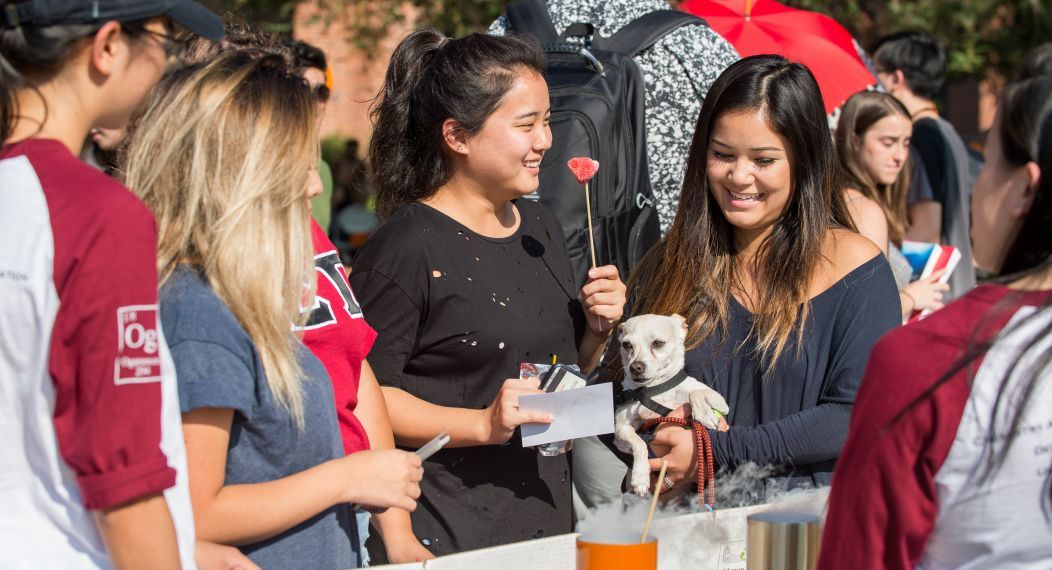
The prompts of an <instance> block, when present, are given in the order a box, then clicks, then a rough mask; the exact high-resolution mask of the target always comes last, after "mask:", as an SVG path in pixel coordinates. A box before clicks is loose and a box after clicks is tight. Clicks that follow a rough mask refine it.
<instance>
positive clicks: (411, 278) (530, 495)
mask: <svg viewBox="0 0 1052 570" xmlns="http://www.w3.org/2000/svg"><path fill="white" fill-rule="evenodd" d="M517 207H518V209H519V212H520V214H521V219H522V223H521V224H520V226H519V228H518V231H516V232H515V234H514V235H512V236H510V237H507V238H502V239H493V238H488V237H484V236H481V235H478V234H476V233H474V232H472V231H471V230H469V229H468V228H466V227H464V226H463V225H461V224H459V223H458V222H456V221H455V220H453V219H452V218H449V217H447V216H446V215H444V214H442V213H441V212H439V211H437V210H435V209H433V208H431V207H429V206H425V205H421V204H409V205H406V206H403V207H402V208H401V209H400V210H399V211H398V212H397V213H396V214H395V215H394V216H392V218H391V219H390V220H389V221H388V222H387V223H386V224H384V225H383V226H382V227H380V228H379V229H378V230H377V231H376V233H375V234H373V236H372V237H370V238H369V241H368V242H366V244H365V246H364V247H363V248H362V250H361V252H360V253H359V254H358V257H357V258H356V259H355V262H354V266H353V268H352V271H351V285H352V287H353V288H354V292H355V294H356V295H357V296H358V299H359V301H360V302H361V305H362V309H363V311H364V312H365V319H366V320H367V321H368V322H369V324H370V325H371V326H372V327H373V328H374V329H376V331H377V332H378V334H379V336H378V337H377V339H376V342H375V344H374V345H373V349H372V352H370V353H369V357H368V361H369V363H370V365H371V366H372V368H373V370H374V371H375V372H376V377H377V379H378V380H379V381H380V384H381V385H384V386H393V387H396V388H401V389H402V390H405V391H406V392H408V393H410V394H412V395H414V396H417V397H418V398H421V399H423V400H426V401H428V402H431V403H433V404H438V405H441V406H451V407H460V408H473V409H482V408H485V407H486V406H488V405H489V404H490V403H491V402H492V401H493V398H494V396H496V394H497V391H498V390H499V389H500V386H501V384H502V383H503V382H504V380H505V379H507V378H517V377H518V370H519V363H520V362H524V361H526V362H550V361H551V355H552V354H556V355H558V359H559V361H560V362H567V363H576V362H577V341H578V339H579V338H580V335H581V334H582V332H583V330H584V326H585V324H584V317H583V313H582V310H581V306H580V303H579V302H578V301H577V292H578V291H579V289H580V286H579V285H580V284H576V283H573V282H572V276H571V272H570V262H569V258H568V256H567V254H566V250H565V247H564V245H563V244H564V241H563V236H562V234H561V233H560V230H559V224H558V223H557V222H556V221H555V218H554V217H553V216H552V215H551V214H550V213H548V211H547V210H545V209H544V208H543V207H542V206H540V205H538V204H535V203H532V202H530V201H528V200H519V201H518V204H517ZM398 413H399V411H398V410H391V414H392V415H397V414H398ZM569 468H570V467H569V462H568V458H567V457H566V456H565V455H562V456H557V457H541V456H539V455H538V454H537V452H536V450H534V449H532V448H526V449H524V448H523V447H522V444H521V441H520V440H519V438H518V436H517V435H516V437H514V438H512V440H511V441H510V442H509V443H507V444H505V445H501V446H482V447H472V448H458V449H448V450H443V451H441V452H439V453H437V454H436V455H434V456H433V457H432V458H431V459H430V460H429V461H426V462H425V463H424V469H425V473H424V481H423V484H422V491H423V496H422V498H421V501H420V505H419V507H418V508H417V510H416V512H414V513H413V514H412V520H413V530H414V532H415V533H416V535H417V537H418V538H419V539H420V540H421V541H422V543H423V544H424V545H425V546H426V547H427V548H428V549H429V550H431V551H432V552H434V553H435V554H438V555H442V554H449V553H453V552H459V551H463V550H470V549H475V548H483V547H488V546H494V545H499V544H506V543H510V542H517V541H523V540H529V539H531V538H540V537H542V536H552V535H556V534H562V533H567V532H570V531H571V529H572V517H573V514H572V505H571V499H570V473H569Z"/></svg>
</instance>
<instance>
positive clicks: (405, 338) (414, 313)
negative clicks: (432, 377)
mask: <svg viewBox="0 0 1052 570" xmlns="http://www.w3.org/2000/svg"><path fill="white" fill-rule="evenodd" d="M350 282H351V288H352V289H353V290H354V293H355V295H356V296H357V297H358V301H359V302H360V303H361V306H362V312H363V314H364V316H365V321H366V322H367V323H369V326H371V327H372V328H373V329H374V330H376V341H375V342H374V343H373V348H372V350H370V351H369V356H368V360H369V366H371V367H372V369H373V371H374V372H375V373H376V380H377V382H379V383H380V385H381V386H391V387H394V388H401V389H405V384H406V382H405V378H404V374H405V365H406V362H408V361H409V356H410V354H412V351H413V348H414V347H415V346H416V338H417V329H418V328H419V326H420V314H421V309H420V307H418V306H417V305H416V303H415V302H414V301H413V300H412V298H411V297H410V295H408V294H407V293H406V292H405V291H404V290H403V288H402V286H401V285H399V284H398V283H397V282H395V281H394V280H392V279H390V278H388V277H387V276H386V275H383V274H382V273H380V272H379V271H376V270H364V271H363V270H358V269H355V270H354V271H352V272H351V276H350Z"/></svg>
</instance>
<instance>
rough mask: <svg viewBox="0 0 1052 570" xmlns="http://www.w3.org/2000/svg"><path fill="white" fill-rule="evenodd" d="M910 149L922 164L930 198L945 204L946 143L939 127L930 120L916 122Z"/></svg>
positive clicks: (947, 166)
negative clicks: (930, 193) (929, 189)
mask: <svg viewBox="0 0 1052 570" xmlns="http://www.w3.org/2000/svg"><path fill="white" fill-rule="evenodd" d="M910 148H911V149H912V150H914V151H916V154H917V157H918V158H920V162H922V163H923V167H922V168H923V169H924V172H925V174H927V176H928V182H929V183H930V185H931V190H932V197H933V198H934V199H935V201H936V202H939V203H940V204H945V203H946V183H947V176H948V175H949V174H948V173H947V171H946V170H947V168H949V165H948V164H947V163H946V153H947V149H946V141H944V140H943V138H942V133H940V132H939V126H938V124H937V123H935V121H933V120H931V119H922V120H920V121H917V123H915V124H914V127H913V139H912V142H911V143H910Z"/></svg>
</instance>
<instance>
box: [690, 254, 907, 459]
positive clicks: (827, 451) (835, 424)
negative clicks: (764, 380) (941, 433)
mask: <svg viewBox="0 0 1052 570" xmlns="http://www.w3.org/2000/svg"><path fill="white" fill-rule="evenodd" d="M867 264H870V265H872V266H873V267H872V269H871V270H868V271H866V272H865V273H863V274H860V275H859V276H858V277H857V278H855V279H852V280H851V281H849V282H845V283H844V285H845V286H847V287H848V291H847V292H846V293H845V297H844V299H843V301H842V302H841V305H840V307H839V309H838V310H837V312H836V314H835V315H833V316H832V318H833V319H834V320H833V322H832V323H822V322H817V321H814V322H812V324H811V326H813V327H815V326H817V327H821V326H830V325H831V326H832V327H833V331H832V342H833V346H832V347H831V348H830V362H829V366H828V367H827V368H826V375H825V377H823V378H815V379H813V381H814V382H820V383H821V386H822V389H821V397H820V399H819V402H818V405H817V406H815V407H813V408H808V409H806V410H802V411H800V412H797V413H795V414H792V415H790V416H786V417H784V418H782V419H780V420H777V421H774V422H769V423H765V424H762V425H759V426H756V427H732V428H731V429H730V431H727V432H717V431H712V430H710V432H709V433H710V435H711V436H712V446H713V455H714V458H715V460H716V463H717V464H719V465H720V466H736V465H738V464H740V463H744V462H746V461H752V462H755V463H757V464H760V465H766V464H785V463H788V464H790V465H806V464H810V463H818V462H821V461H829V460H832V459H836V458H837V456H838V455H839V454H840V450H841V448H842V447H843V445H844V439H845V438H846V437H847V431H848V420H849V419H850V416H851V408H852V406H853V404H854V401H855V395H856V393H857V392H858V387H859V384H860V383H861V381H862V374H863V372H865V368H866V362H867V361H868V360H869V353H870V351H871V350H872V349H873V345H874V344H876V342H877V340H878V339H879V338H880V337H881V336H883V335H884V333H886V332H888V331H889V330H891V329H893V328H895V327H896V326H898V325H899V324H900V319H901V314H902V313H901V307H900V306H899V295H898V289H896V287H895V278H894V277H893V276H892V274H891V268H890V267H889V266H888V264H887V262H886V261H885V262H880V263H873V262H867ZM805 334H806V331H805Z"/></svg>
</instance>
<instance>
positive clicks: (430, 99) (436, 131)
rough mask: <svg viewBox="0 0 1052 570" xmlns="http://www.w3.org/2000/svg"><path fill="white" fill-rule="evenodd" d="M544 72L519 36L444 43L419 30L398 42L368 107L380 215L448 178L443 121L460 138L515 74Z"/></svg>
mask: <svg viewBox="0 0 1052 570" xmlns="http://www.w3.org/2000/svg"><path fill="white" fill-rule="evenodd" d="M543 69H544V52H543V51H542V50H541V48H540V45H539V44H537V43H536V41H534V40H532V39H530V38H528V37H524V36H515V35H509V36H502V37H497V36H490V35H485V34H471V35H469V36H467V37H464V38H461V39H450V38H447V37H446V36H444V35H442V34H441V33H439V32H437V31H435V30H431V29H424V30H418V31H416V32H413V33H412V34H410V35H409V37H407V38H406V39H404V40H402V43H400V44H398V47H397V48H396V49H395V51H394V54H393V55H392V56H391V63H390V65H389V66H388V68H387V76H386V77H385V78H384V85H383V88H382V89H381V91H380V94H379V95H378V96H377V100H376V103H375V106H374V107H373V109H372V119H373V137H372V140H371V141H370V143H369V163H370V166H371V167H372V171H373V176H374V177H375V182H376V208H377V211H378V213H379V214H380V216H381V217H389V216H390V215H391V214H393V213H394V212H395V211H396V210H398V208H399V207H401V206H402V205H403V204H406V203H408V202H415V201H417V200H422V199H424V198H427V197H429V196H431V195H433V194H434V193H435V191H436V190H438V188H439V186H441V185H442V184H445V183H446V182H447V181H448V180H449V178H450V177H451V176H452V175H453V170H452V164H451V162H450V159H449V156H448V154H447V153H446V152H445V150H444V147H445V144H444V142H443V133H442V123H443V122H445V121H446V119H453V120H454V121H456V123H457V126H458V129H459V131H460V132H461V133H463V134H466V135H472V134H475V133H477V132H479V131H480V130H481V129H482V126H483V125H484V124H485V123H486V119H487V118H488V117H489V116H490V115H491V114H492V113H493V111H494V110H495V109H496V108H497V106H498V105H499V104H500V102H501V100H502V99H503V98H504V95H505V94H506V93H507V92H508V90H509V89H511V87H512V85H513V84H514V82H515V79H516V77H517V74H518V73H521V72H522V70H528V71H532V72H536V73H541V72H542V71H543Z"/></svg>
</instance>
